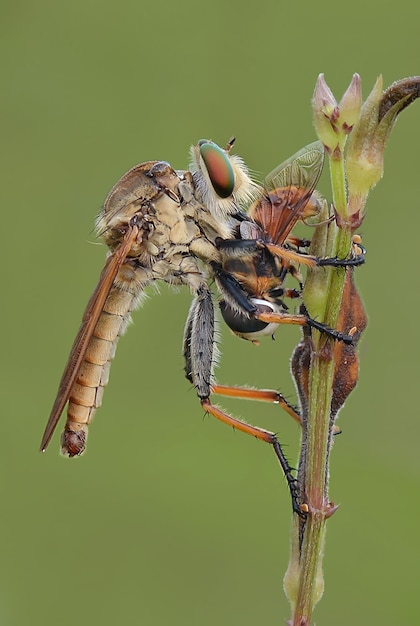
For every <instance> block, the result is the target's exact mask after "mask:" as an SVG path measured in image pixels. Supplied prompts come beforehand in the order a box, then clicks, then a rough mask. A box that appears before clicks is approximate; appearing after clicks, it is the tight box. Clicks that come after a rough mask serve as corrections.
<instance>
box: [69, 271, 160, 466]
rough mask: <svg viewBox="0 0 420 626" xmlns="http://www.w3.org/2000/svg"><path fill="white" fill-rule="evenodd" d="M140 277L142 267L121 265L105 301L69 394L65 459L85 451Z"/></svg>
mask: <svg viewBox="0 0 420 626" xmlns="http://www.w3.org/2000/svg"><path fill="white" fill-rule="evenodd" d="M141 274H142V268H137V269H134V268H132V267H131V266H130V265H123V266H122V267H121V268H120V270H119V271H118V274H117V277H116V279H115V281H114V284H113V286H112V288H111V290H110V292H109V294H108V297H107V299H106V301H105V304H104V307H103V310H102V312H101V314H100V317H99V319H98V322H97V324H96V326H95V330H94V331H93V334H92V337H91V338H90V341H89V344H88V347H87V349H86V352H85V355H84V358H83V362H82V365H81V367H80V370H79V373H78V376H77V379H76V382H75V384H74V385H73V387H72V390H71V392H70V396H69V404H68V409H67V422H66V425H65V428H64V432H63V434H62V437H61V452H62V454H64V455H66V456H70V457H72V456H77V455H80V454H82V453H83V452H84V450H85V447H86V438H87V432H88V424H90V422H91V421H92V419H93V417H94V415H95V411H96V409H97V408H99V407H100V406H101V403H102V395H103V392H104V387H105V386H106V385H107V384H108V380H109V371H110V368H111V361H112V359H113V358H114V355H115V351H116V347H117V342H118V339H119V337H120V336H121V335H122V334H123V333H124V331H125V329H126V327H127V324H128V322H129V320H130V314H131V312H132V311H133V309H135V308H136V307H137V306H138V304H139V300H140V298H141V295H142V293H143V289H144V287H145V286H146V284H147V282H148V281H147V282H145V281H144V280H141V278H144V276H143V277H142V276H141Z"/></svg>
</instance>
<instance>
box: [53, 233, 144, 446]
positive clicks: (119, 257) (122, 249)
mask: <svg viewBox="0 0 420 626" xmlns="http://www.w3.org/2000/svg"><path fill="white" fill-rule="evenodd" d="M138 233H139V229H138V227H137V226H130V227H129V229H128V230H127V232H126V234H125V236H124V239H123V240H122V242H121V244H120V245H119V246H118V248H116V250H115V251H114V252H113V254H112V255H111V256H109V257H108V259H107V262H106V264H105V267H104V269H103V270H102V273H101V276H100V278H99V282H98V284H97V286H96V288H95V291H94V292H93V294H92V296H91V298H90V300H89V302H88V305H87V307H86V310H85V312H84V314H83V320H82V324H81V326H80V329H79V332H78V333H77V337H76V339H75V341H74V344H73V347H72V349H71V352H70V356H69V360H68V362H67V365H66V367H65V370H64V373H63V376H62V378H61V381H60V386H59V388H58V392H57V397H56V399H55V401H54V404H53V407H52V409H51V414H50V417H49V419H48V422H47V426H46V428H45V431H44V435H43V437H42V441H41V450H42V451H44V450H45V449H46V447H47V446H48V444H49V442H50V440H51V437H52V435H53V433H54V430H55V428H56V426H57V424H58V421H59V419H60V416H61V413H62V412H63V410H64V407H65V406H66V404H67V401H68V399H69V397H70V394H71V391H72V388H73V385H74V384H75V382H76V380H77V377H78V375H79V372H80V368H81V365H82V363H83V359H84V356H85V354H86V350H87V348H88V346H89V342H90V340H91V338H92V333H93V331H94V330H95V326H96V324H97V322H98V319H99V316H100V314H101V312H102V309H103V307H104V304H105V300H106V298H107V296H108V294H109V292H110V289H111V287H112V285H113V282H114V280H115V277H116V275H117V273H118V270H119V268H120V267H121V265H122V264H123V263H124V261H125V259H126V257H127V254H128V252H129V251H130V248H131V246H132V245H133V242H134V241H135V239H136V237H138Z"/></svg>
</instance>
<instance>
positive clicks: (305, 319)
mask: <svg viewBox="0 0 420 626" xmlns="http://www.w3.org/2000/svg"><path fill="white" fill-rule="evenodd" d="M254 317H255V318H256V319H258V320H261V321H262V322H266V323H267V324H296V325H298V326H310V327H311V328H315V329H316V330H319V332H321V333H324V334H326V335H328V336H329V337H331V338H332V339H334V340H335V341H342V342H343V343H346V344H347V345H353V335H354V332H355V330H357V329H351V330H350V331H349V333H348V334H346V333H342V332H341V331H339V330H335V329H334V328H329V327H328V326H326V325H325V324H322V322H317V321H316V320H314V319H312V318H311V317H309V316H307V315H302V314H301V315H291V314H290V313H255V314H254Z"/></svg>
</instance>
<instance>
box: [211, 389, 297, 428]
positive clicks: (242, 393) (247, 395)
mask: <svg viewBox="0 0 420 626" xmlns="http://www.w3.org/2000/svg"><path fill="white" fill-rule="evenodd" d="M211 391H212V393H215V394H216V395H218V396H228V397H231V398H242V399H244V400H258V401H260V402H272V403H273V404H278V405H279V406H281V408H282V409H284V410H285V411H286V413H288V414H289V415H290V417H292V418H293V419H294V420H295V422H297V423H298V424H299V425H301V423H302V421H301V419H300V415H299V413H298V411H297V410H296V409H295V407H294V406H292V405H291V404H290V403H289V402H288V401H287V400H286V398H285V397H284V396H283V395H282V394H281V393H280V392H279V391H275V390H274V389H249V388H247V387H233V386H231V385H212V386H211Z"/></svg>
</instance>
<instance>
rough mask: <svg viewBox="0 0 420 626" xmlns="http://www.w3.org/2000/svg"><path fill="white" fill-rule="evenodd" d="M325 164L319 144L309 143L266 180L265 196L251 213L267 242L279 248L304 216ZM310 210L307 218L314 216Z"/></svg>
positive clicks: (314, 210)
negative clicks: (264, 234)
mask: <svg viewBox="0 0 420 626" xmlns="http://www.w3.org/2000/svg"><path fill="white" fill-rule="evenodd" d="M323 164H324V148H323V146H322V143H321V142H320V141H315V142H314V143H311V144H309V145H307V146H305V147H304V148H302V149H301V150H299V152H296V154H294V155H293V156H292V157H290V158H289V159H287V161H284V163H282V164H281V165H279V166H278V167H276V168H275V169H274V170H273V171H272V172H270V174H268V176H267V177H266V179H265V184H264V186H265V194H264V196H263V197H262V198H261V200H260V201H259V202H258V203H256V204H255V205H254V206H253V207H252V208H251V211H250V215H251V217H252V218H253V219H254V220H255V221H256V222H257V223H258V224H260V225H261V226H262V228H263V229H264V231H265V233H266V235H267V238H268V239H269V241H270V242H272V243H274V244H277V245H281V244H282V243H284V241H285V240H286V238H287V236H288V234H289V233H290V231H291V230H292V228H293V227H294V225H295V224H296V222H297V221H298V220H299V219H302V218H304V217H308V214H305V209H306V208H307V205H308V202H309V201H310V199H311V196H312V194H313V192H314V190H315V187H316V185H317V183H318V180H319V177H320V176H321V172H322V167H323ZM316 212H317V211H316V209H312V208H311V210H310V211H309V209H308V213H309V215H313V214H316Z"/></svg>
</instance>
